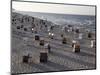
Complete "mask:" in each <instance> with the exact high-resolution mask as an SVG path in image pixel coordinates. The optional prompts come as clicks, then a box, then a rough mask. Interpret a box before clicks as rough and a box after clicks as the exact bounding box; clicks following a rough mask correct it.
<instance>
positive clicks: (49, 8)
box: [12, 1, 95, 15]
mask: <svg viewBox="0 0 100 75" xmlns="http://www.w3.org/2000/svg"><path fill="white" fill-rule="evenodd" d="M12 8H14V9H16V10H19V11H31V12H45V13H60V14H76V15H95V7H94V6H77V5H63V4H48V3H34V2H18V1H13V2H12Z"/></svg>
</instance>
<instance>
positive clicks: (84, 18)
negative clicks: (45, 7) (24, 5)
mask: <svg viewBox="0 0 100 75" xmlns="http://www.w3.org/2000/svg"><path fill="white" fill-rule="evenodd" d="M16 12H18V13H21V14H25V15H29V16H33V17H37V18H40V19H43V20H48V21H51V22H53V23H54V24H57V25H69V24H70V25H74V26H83V27H85V28H88V29H89V30H91V31H95V29H96V22H95V21H96V17H95V16H94V15H74V14H57V13H40V12H26V11H16Z"/></svg>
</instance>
